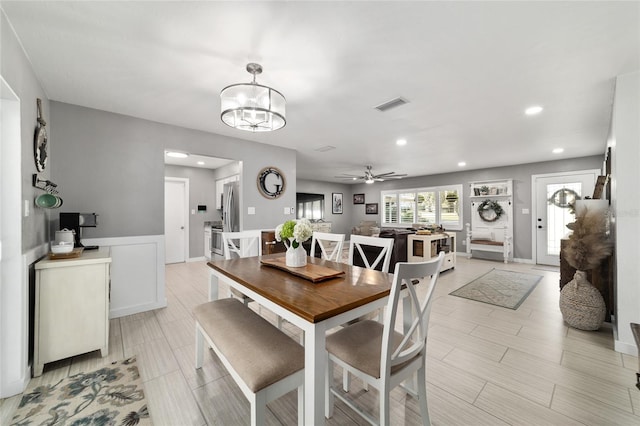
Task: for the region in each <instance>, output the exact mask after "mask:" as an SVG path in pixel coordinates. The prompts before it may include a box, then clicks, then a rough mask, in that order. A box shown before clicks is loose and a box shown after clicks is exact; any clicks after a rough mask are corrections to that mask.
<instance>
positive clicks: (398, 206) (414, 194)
mask: <svg viewBox="0 0 640 426" xmlns="http://www.w3.org/2000/svg"><path fill="white" fill-rule="evenodd" d="M380 198H381V199H382V200H383V204H384V212H383V217H382V224H383V225H386V226H397V227H402V228H406V227H410V226H412V225H413V224H419V225H425V226H427V225H442V226H444V228H445V229H450V230H462V185H448V186H439V187H433V188H416V189H400V190H394V191H382V193H381V197H380Z"/></svg>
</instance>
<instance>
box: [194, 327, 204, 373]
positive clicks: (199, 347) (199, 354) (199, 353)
mask: <svg viewBox="0 0 640 426" xmlns="http://www.w3.org/2000/svg"><path fill="white" fill-rule="evenodd" d="M203 352H204V336H203V335H202V332H201V331H200V328H198V326H196V369H198V368H202V358H203Z"/></svg>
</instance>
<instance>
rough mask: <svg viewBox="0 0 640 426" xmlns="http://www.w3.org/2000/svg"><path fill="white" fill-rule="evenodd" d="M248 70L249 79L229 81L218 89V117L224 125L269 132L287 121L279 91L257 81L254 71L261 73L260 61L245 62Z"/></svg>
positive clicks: (282, 98)
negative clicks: (228, 84)
mask: <svg viewBox="0 0 640 426" xmlns="http://www.w3.org/2000/svg"><path fill="white" fill-rule="evenodd" d="M247 72H249V73H250V74H252V75H253V81H252V82H251V83H239V84H232V85H231V86H227V87H225V88H224V89H222V92H220V101H221V111H222V112H221V113H220V118H221V119H222V122H223V123H224V124H226V125H227V126H231V127H233V128H236V129H240V130H247V131H250V132H270V131H272V130H278V129H280V128H282V127H284V125H285V124H287V119H286V118H285V106H286V103H287V101H286V100H285V98H284V96H283V95H282V93H280V92H278V91H277V90H275V89H272V88H271V87H267V86H263V85H261V84H258V83H256V75H257V74H260V73H262V66H261V65H259V64H254V63H250V64H247Z"/></svg>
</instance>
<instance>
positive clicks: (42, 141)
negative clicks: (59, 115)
mask: <svg viewBox="0 0 640 426" xmlns="http://www.w3.org/2000/svg"><path fill="white" fill-rule="evenodd" d="M37 104H38V126H37V127H36V134H35V135H34V137H33V158H34V160H35V161H36V169H38V171H39V172H43V171H44V169H45V167H47V156H48V155H47V148H48V147H47V142H48V139H47V129H46V127H45V126H46V125H47V122H46V121H44V119H43V118H42V101H41V100H40V99H39V98H38V101H37Z"/></svg>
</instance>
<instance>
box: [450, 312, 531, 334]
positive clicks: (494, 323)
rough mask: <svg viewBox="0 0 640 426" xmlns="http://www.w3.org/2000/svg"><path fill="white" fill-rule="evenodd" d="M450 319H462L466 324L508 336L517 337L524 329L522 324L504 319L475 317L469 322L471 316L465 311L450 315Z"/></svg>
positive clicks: (488, 316)
mask: <svg viewBox="0 0 640 426" xmlns="http://www.w3.org/2000/svg"><path fill="white" fill-rule="evenodd" d="M447 318H449V319H460V320H463V321H465V322H470V323H472V324H475V325H483V326H485V327H489V328H493V329H495V330H498V331H501V332H503V333H507V334H513V335H516V334H518V332H519V331H520V329H521V328H522V324H520V323H519V322H518V321H506V320H505V319H502V318H495V317H493V316H490V315H487V316H473V317H472V318H473V321H469V315H468V314H467V313H466V312H465V311H460V310H458V311H455V312H453V313H452V314H450V315H448V316H447Z"/></svg>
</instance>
